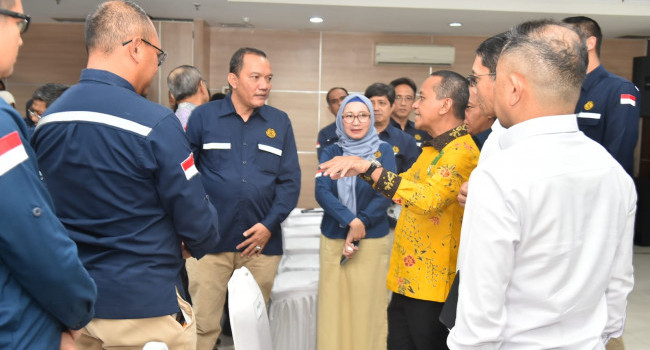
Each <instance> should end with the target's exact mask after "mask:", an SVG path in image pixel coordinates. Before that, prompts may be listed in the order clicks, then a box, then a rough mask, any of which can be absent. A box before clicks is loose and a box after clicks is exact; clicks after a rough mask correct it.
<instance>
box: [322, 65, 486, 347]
mask: <svg viewBox="0 0 650 350" xmlns="http://www.w3.org/2000/svg"><path fill="white" fill-rule="evenodd" d="M468 96H469V90H468V82H467V79H465V78H464V77H463V76H461V75H459V74H458V73H455V72H451V71H445V70H443V71H437V72H434V73H433V74H432V75H431V76H430V77H429V78H428V79H427V80H425V81H424V83H423V84H422V86H421V88H420V96H419V98H418V99H417V100H416V101H415V103H414V104H413V108H414V110H415V125H416V127H417V128H418V129H420V130H425V131H427V132H428V133H429V134H430V135H431V136H432V137H433V138H432V139H431V140H429V141H426V142H424V143H423V145H422V146H423V147H422V153H421V154H420V157H418V159H417V161H416V162H415V163H414V164H413V166H412V167H411V168H410V169H409V170H407V171H406V172H404V173H401V174H395V173H393V172H391V171H388V170H386V169H384V168H383V167H382V166H381V164H380V163H377V162H376V161H368V160H365V159H361V158H359V157H353V156H344V157H336V158H333V159H332V160H329V161H327V162H325V163H323V164H321V165H320V169H321V170H323V176H330V177H331V178H332V179H334V180H336V179H338V178H340V177H343V176H356V175H361V176H362V178H363V179H365V180H366V181H369V182H370V183H372V184H373V188H374V189H375V190H376V191H378V192H379V193H381V194H382V195H384V196H386V197H388V198H390V199H392V200H393V202H395V203H397V204H400V205H402V212H401V214H400V217H399V220H398V221H397V226H396V227H395V241H394V243H393V250H392V253H391V259H390V267H389V271H388V277H387V287H388V288H389V289H390V290H391V291H392V292H393V296H392V299H391V301H390V304H389V306H388V349H389V350H420V349H435V350H438V349H447V346H446V339H447V334H448V330H447V328H446V327H445V326H444V325H443V324H442V323H441V322H440V321H439V320H438V316H439V314H440V311H441V310H442V306H443V303H444V302H445V300H446V298H447V293H448V292H449V286H450V285H451V282H452V280H453V279H454V276H455V274H456V256H457V254H458V243H459V242H460V224H461V221H462V216H463V208H461V206H460V205H459V203H458V202H457V201H456V200H455V198H456V195H457V194H458V188H459V187H460V184H461V183H462V182H463V181H467V179H468V178H469V175H470V173H471V171H472V170H473V169H474V167H476V163H477V161H478V156H479V152H478V149H477V148H476V145H475V144H474V142H473V141H472V138H471V136H470V135H469V134H468V133H467V130H466V129H465V125H464V124H463V118H464V114H465V107H466V106H467V99H468Z"/></svg>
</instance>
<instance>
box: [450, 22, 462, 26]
mask: <svg viewBox="0 0 650 350" xmlns="http://www.w3.org/2000/svg"><path fill="white" fill-rule="evenodd" d="M449 26H450V27H462V26H463V24H462V23H460V22H451V23H449Z"/></svg>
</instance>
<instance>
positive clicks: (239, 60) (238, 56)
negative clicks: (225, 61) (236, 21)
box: [230, 47, 266, 76]
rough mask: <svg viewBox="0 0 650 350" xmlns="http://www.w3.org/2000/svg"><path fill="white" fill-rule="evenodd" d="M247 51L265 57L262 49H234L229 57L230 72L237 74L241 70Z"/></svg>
mask: <svg viewBox="0 0 650 350" xmlns="http://www.w3.org/2000/svg"><path fill="white" fill-rule="evenodd" d="M248 53H250V54H253V55H257V56H262V57H264V58H266V53H264V51H262V50H259V49H255V48H252V47H242V48H240V49H239V50H237V51H235V53H234V54H233V55H232V57H231V58H230V73H233V74H235V75H237V76H239V72H241V69H242V67H243V66H244V56H245V55H246V54H248Z"/></svg>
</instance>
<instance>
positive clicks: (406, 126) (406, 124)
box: [390, 77, 431, 147]
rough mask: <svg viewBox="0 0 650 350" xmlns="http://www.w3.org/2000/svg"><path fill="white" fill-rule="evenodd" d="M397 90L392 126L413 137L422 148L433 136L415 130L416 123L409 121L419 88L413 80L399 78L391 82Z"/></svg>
mask: <svg viewBox="0 0 650 350" xmlns="http://www.w3.org/2000/svg"><path fill="white" fill-rule="evenodd" d="M390 85H392V86H393V87H394V88H395V107H394V108H393V113H392V115H391V125H393V126H394V127H396V128H398V129H400V130H402V131H404V132H405V133H407V134H409V135H411V136H413V138H414V139H415V144H416V145H417V146H418V147H422V142H424V141H427V140H431V136H430V135H429V134H428V133H427V132H426V131H424V130H418V129H416V128H415V123H414V122H413V121H412V120H410V119H409V117H410V116H411V111H412V110H413V102H415V92H416V91H417V86H416V85H415V82H414V81H413V79H411V78H407V77H403V78H397V79H395V80H393V81H391V82H390Z"/></svg>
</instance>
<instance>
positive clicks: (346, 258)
mask: <svg viewBox="0 0 650 350" xmlns="http://www.w3.org/2000/svg"><path fill="white" fill-rule="evenodd" d="M352 244H353V245H354V246H355V247H356V248H359V241H352ZM348 260H350V258H348V257H347V256H345V255H343V254H341V266H343V265H344V264H345V263H346V262H348Z"/></svg>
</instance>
